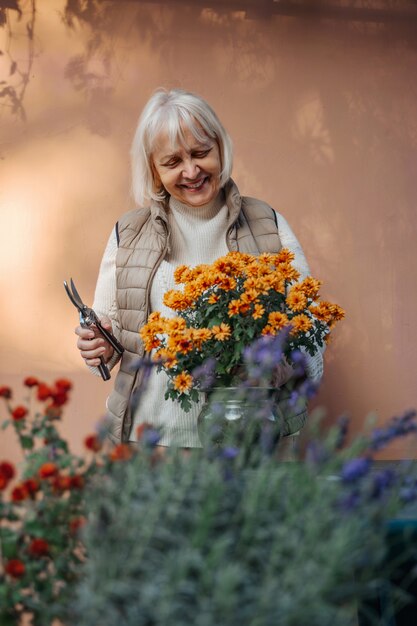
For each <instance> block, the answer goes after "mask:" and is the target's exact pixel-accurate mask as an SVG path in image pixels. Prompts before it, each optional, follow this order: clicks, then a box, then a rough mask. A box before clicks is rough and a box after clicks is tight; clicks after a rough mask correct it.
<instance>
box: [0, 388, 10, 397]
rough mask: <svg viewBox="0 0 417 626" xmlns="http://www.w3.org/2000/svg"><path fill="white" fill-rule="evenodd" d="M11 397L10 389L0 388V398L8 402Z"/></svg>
mask: <svg viewBox="0 0 417 626" xmlns="http://www.w3.org/2000/svg"><path fill="white" fill-rule="evenodd" d="M11 397H12V390H11V389H10V387H6V386H4V385H3V387H0V398H6V400H10V398H11Z"/></svg>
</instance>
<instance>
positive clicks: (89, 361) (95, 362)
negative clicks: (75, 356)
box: [84, 359, 101, 367]
mask: <svg viewBox="0 0 417 626" xmlns="http://www.w3.org/2000/svg"><path fill="white" fill-rule="evenodd" d="M84 360H85V364H86V365H88V366H89V367H98V366H99V365H100V363H101V361H100V359H84Z"/></svg>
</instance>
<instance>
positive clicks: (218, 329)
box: [211, 323, 232, 341]
mask: <svg viewBox="0 0 417 626" xmlns="http://www.w3.org/2000/svg"><path fill="white" fill-rule="evenodd" d="M211 330H212V333H213V337H214V339H216V340H217V341H226V339H229V338H230V337H231V335H232V329H231V328H230V326H229V324H224V323H221V324H220V326H212V328H211Z"/></svg>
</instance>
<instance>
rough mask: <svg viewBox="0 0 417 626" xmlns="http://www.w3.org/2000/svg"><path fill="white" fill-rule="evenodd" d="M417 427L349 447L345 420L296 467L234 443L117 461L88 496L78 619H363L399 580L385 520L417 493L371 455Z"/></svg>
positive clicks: (341, 623) (225, 623) (285, 625)
mask: <svg viewBox="0 0 417 626" xmlns="http://www.w3.org/2000/svg"><path fill="white" fill-rule="evenodd" d="M268 427H269V425H268ZM413 430H415V423H414V414H411V413H409V414H407V415H405V416H403V417H402V418H400V419H397V420H394V421H393V422H392V423H391V424H390V425H389V427H388V428H386V429H382V430H379V431H378V432H377V433H376V434H374V435H373V437H372V438H371V439H368V440H365V439H361V440H358V441H356V442H355V443H354V444H353V446H352V447H350V448H349V449H344V450H341V449H340V446H341V443H342V439H343V436H344V434H345V431H346V425H345V424H344V423H341V424H340V425H339V426H338V427H337V428H334V429H333V430H332V431H331V432H330V434H329V435H328V437H327V438H326V439H323V438H319V439H312V440H311V441H310V444H309V445H308V448H307V454H306V458H305V459H304V460H303V461H300V462H297V463H280V462H279V459H276V458H275V457H274V455H272V456H270V455H263V456H260V455H258V454H254V455H248V453H247V451H245V450H243V449H238V448H236V447H233V446H230V445H228V446H227V447H223V448H222V447H216V448H212V449H210V448H208V449H206V450H204V451H200V452H199V451H195V452H192V453H190V454H184V453H180V452H179V453H175V452H174V451H168V452H167V454H166V455H165V456H164V457H163V459H159V457H157V456H155V452H152V453H151V452H149V453H148V454H146V453H143V452H142V453H141V454H138V455H136V456H135V457H134V458H133V459H132V460H131V461H130V462H128V463H126V464H119V465H117V466H113V468H112V473H111V475H108V476H107V477H106V479H105V480H101V479H99V480H98V482H97V483H96V484H94V486H93V489H92V491H91V493H89V496H88V511H89V523H88V525H87V526H86V528H85V533H84V541H85V544H86V546H87V550H88V554H89V559H88V561H87V562H86V566H85V578H84V580H83V582H82V584H81V586H80V589H79V593H78V601H77V616H76V619H77V623H78V624H80V626H87V625H88V626H90V625H91V624H98V623H100V625H101V626H114V625H115V624H118V623H120V624H123V625H124V626H131V625H132V626H150V625H152V626H165V625H167V624H169V625H170V626H180V625H181V626H183V625H186V624H196V623H198V624H199V626H200V625H202V626H218V625H219V624H221V625H222V626H242V625H243V626H246V625H247V626H249V625H251V626H267V625H268V626H269V625H271V626H272V625H274V626H275V625H282V626H304V625H307V624H308V626H326V625H330V624H331V625H332V626H348V625H352V626H353V625H356V623H357V610H358V605H359V603H361V602H362V601H363V600H365V599H367V598H371V597H373V596H374V595H375V591H376V589H377V588H378V587H379V585H380V584H382V583H383V582H384V581H387V580H388V577H389V575H390V564H389V563H388V562H387V559H386V556H387V544H386V521H387V520H388V519H390V518H391V517H393V516H394V515H395V514H396V513H397V512H398V511H399V510H401V509H402V507H403V506H404V500H407V499H408V500H409V499H411V496H410V493H411V492H407V494H406V492H405V491H404V490H405V489H406V488H407V487H406V485H407V484H408V485H409V487H411V486H413V488H414V490H415V485H416V480H415V477H412V476H411V475H410V473H409V468H408V467H407V466H405V465H402V466H400V468H399V469H398V470H397V471H396V472H395V473H394V472H393V471H391V470H379V471H378V470H376V469H373V462H372V454H373V452H374V451H375V449H377V448H379V447H381V445H383V443H387V441H388V440H390V439H392V438H393V437H395V436H399V435H404V434H406V433H408V432H410V431H413ZM261 439H262V437H261ZM358 453H359V456H357V455H358ZM406 556H409V554H407V555H405V554H397V555H396V557H397V563H396V564H398V560H400V559H405V558H406ZM392 565H394V564H392ZM396 601H397V603H398V606H400V604H401V603H405V602H406V597H405V596H404V593H400V591H399V592H398V594H397V595H396ZM369 617H370V619H372V615H371V614H370V615H369ZM375 623H378V622H377V621H375Z"/></svg>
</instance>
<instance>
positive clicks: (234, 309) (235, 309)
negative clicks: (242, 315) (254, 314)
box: [227, 300, 240, 317]
mask: <svg viewBox="0 0 417 626" xmlns="http://www.w3.org/2000/svg"><path fill="white" fill-rule="evenodd" d="M239 312H240V300H232V301H231V302H229V306H228V308H227V313H228V315H229V317H232V316H233V315H239Z"/></svg>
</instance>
